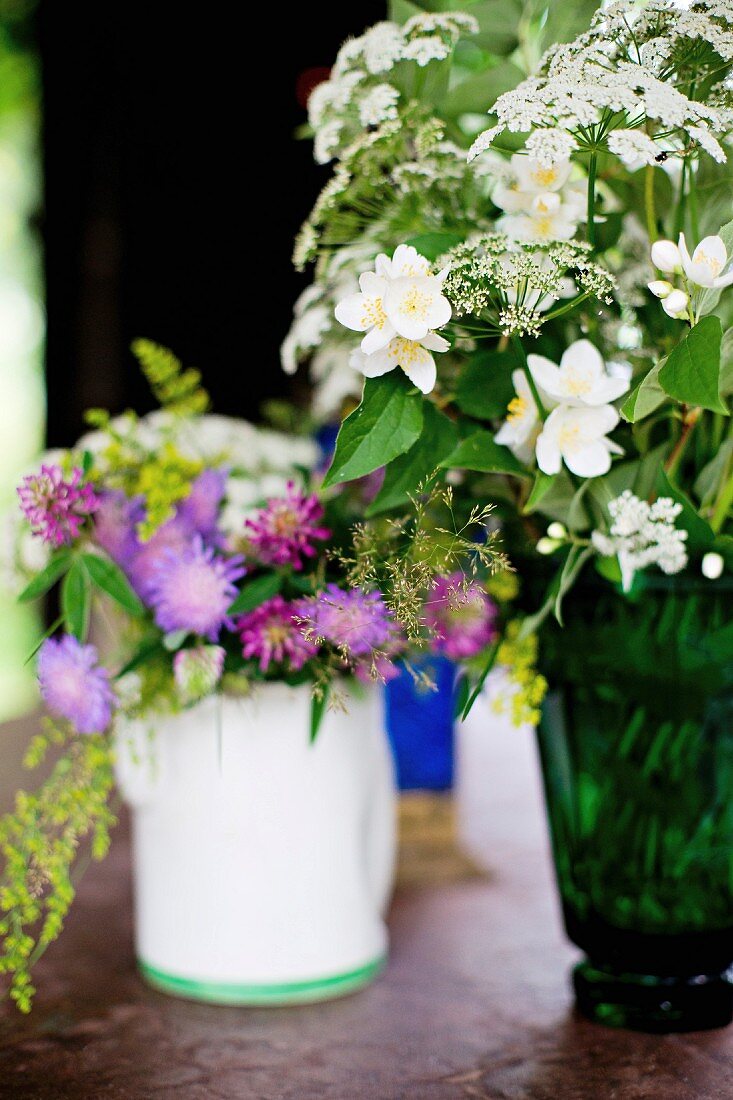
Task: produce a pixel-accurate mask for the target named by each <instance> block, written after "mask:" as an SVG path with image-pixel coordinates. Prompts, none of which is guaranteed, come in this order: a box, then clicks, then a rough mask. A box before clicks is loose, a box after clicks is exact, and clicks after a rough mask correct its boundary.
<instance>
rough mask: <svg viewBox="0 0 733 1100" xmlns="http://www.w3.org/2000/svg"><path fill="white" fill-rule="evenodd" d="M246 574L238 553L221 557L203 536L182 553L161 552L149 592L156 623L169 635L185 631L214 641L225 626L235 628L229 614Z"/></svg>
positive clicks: (173, 551) (172, 551) (197, 537)
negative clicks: (241, 580) (205, 543)
mask: <svg viewBox="0 0 733 1100" xmlns="http://www.w3.org/2000/svg"><path fill="white" fill-rule="evenodd" d="M158 533H159V534H160V532H158ZM151 541H152V540H151ZM244 573H245V570H244V567H243V565H242V557H241V556H240V555H239V554H236V555H234V556H232V557H229V558H225V557H222V556H221V555H220V554H217V553H216V552H215V550H214V549H213V547H211V546H205V545H204V542H203V539H202V538H201V536H200V535H195V536H194V537H193V539H192V541H190V542H189V543H188V545H186V546H185V547H184V548H183V549H182V550H174V549H172V548H170V547H169V548H167V549H164V550H162V551H161V553H160V558H159V560H158V562H157V565H156V567H155V569H154V571H153V576H152V579H151V583H150V592H149V602H150V604H151V606H152V608H153V610H154V613H155V621H156V623H157V624H158V626H159V627H160V629H161V630H163V631H165V633H166V634H169V633H172V632H174V631H177V630H185V631H188V632H190V633H192V634H199V635H201V636H202V637H204V638H208V639H209V641H210V642H215V641H216V640H217V638H218V637H219V632H220V631H221V629H222V627H223V626H227V627H229V628H230V629H231V627H232V623H231V620H230V619H229V617H228V616H227V611H228V610H229V608H230V606H231V604H232V602H233V600H234V598H235V596H236V595H237V589H236V587H235V581H238V580H239V578H240V577H243V576H244Z"/></svg>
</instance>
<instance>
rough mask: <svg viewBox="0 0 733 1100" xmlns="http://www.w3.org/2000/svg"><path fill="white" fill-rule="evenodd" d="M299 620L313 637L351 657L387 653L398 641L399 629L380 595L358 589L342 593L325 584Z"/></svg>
mask: <svg viewBox="0 0 733 1100" xmlns="http://www.w3.org/2000/svg"><path fill="white" fill-rule="evenodd" d="M303 619H304V622H305V624H306V628H307V629H310V631H311V632H312V633H313V634H314V635H315V636H316V637H318V638H324V639H325V640H326V641H327V642H330V643H331V644H332V645H334V646H337V647H338V648H340V649H344V650H346V652H347V653H348V654H349V656H351V657H366V656H371V655H372V654H373V652H374V650H377V649H381V650H384V649H391V648H393V647H394V645H395V644H396V643H397V642H398V640H399V629H398V627H397V625H396V623H395V621H394V617H393V615H392V612H391V611H390V610H389V608H388V607H387V605H386V604H385V602H384V599H383V597H382V594H381V592H376V591H373V592H365V591H364V589H362V588H350V589H346V590H344V589H342V588H339V587H338V586H337V585H335V584H329V585H328V587H327V588H326V589H325V591H323V592H321V593H320V594H319V595H318V596H316V597H314V598H313V599H311V600H308V601H307V602H306V605H305V608H304V611H303Z"/></svg>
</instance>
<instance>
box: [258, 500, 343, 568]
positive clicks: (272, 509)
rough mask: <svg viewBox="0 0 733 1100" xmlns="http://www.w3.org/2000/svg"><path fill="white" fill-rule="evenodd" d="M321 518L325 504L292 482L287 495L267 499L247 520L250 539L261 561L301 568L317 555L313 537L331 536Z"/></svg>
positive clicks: (268, 563)
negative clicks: (263, 505)
mask: <svg viewBox="0 0 733 1100" xmlns="http://www.w3.org/2000/svg"><path fill="white" fill-rule="evenodd" d="M322 518H323V506H322V505H321V503H320V501H319V499H318V497H317V496H316V494H315V493H311V494H310V495H308V496H306V495H305V494H304V493H302V492H301V490H300V489H298V488H297V487H296V485H295V483H294V482H293V481H289V482H288V485H287V490H286V493H285V496H282V497H273V498H272V499H270V500H268V502H267V505H266V506H265V507H264V508H261V509H260V511H259V512H258V513H257V514H256V515H255V516H254V517H253V518H252V519H248V520H247V521H246V522H245V527H246V529H247V538H248V540H249V542H250V543H251V545H252V548H253V550H254V553H255V554H256V555H257V557H258V558H259V560H260V561H261V562H264V563H266V564H267V565H292V567H293V569H302V568H303V558H313V557H315V555H316V549H315V547H314V546H313V542H314V540H322V539H327V538H329V537H330V535H331V532H330V531H329V529H328V528H327V527H321V526H319V521H320V520H321V519H322Z"/></svg>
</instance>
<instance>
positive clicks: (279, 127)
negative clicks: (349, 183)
mask: <svg viewBox="0 0 733 1100" xmlns="http://www.w3.org/2000/svg"><path fill="white" fill-rule="evenodd" d="M263 10H264V12H265V13H266V12H267V9H266V6H263V7H259V6H258V14H257V15H256V16H255V14H254V12H253V9H252V8H251V7H250V6H248V5H242V6H240V5H221V4H210V5H208V6H205V7H201V8H199V9H196V8H188V7H186V6H184V5H180V6H178V5H176V6H175V7H173V5H170V6H169V5H168V4H160V3H158V4H156V3H150V2H148V3H146V4H141V3H135V2H134V0H133V2H131V3H126V4H122V3H118V2H116V0H115V2H112V0H105V2H104V3H102V4H99V3H97V4H96V5H93V4H85V3H81V4H70V5H69V4H60V3H58V0H45V2H41V4H40V5H39V7H38V10H37V34H38V41H39V45H40V50H41V58H42V65H43V91H44V160H45V212H44V214H43V216H42V219H41V220H42V230H43V234H44V238H45V251H46V281H47V308H48V343H47V380H48V402H49V409H48V441H49V444H50V445H52V446H56V445H61V444H69V443H70V442H72V441H73V440H74V439H75V438H76V437H77V436H78V435H79V433H80V431H81V430H82V426H83V421H82V412H83V410H84V409H85V408H87V407H89V406H96V405H99V406H104V407H109V408H111V409H112V410H114V411H121V410H122V409H124V408H127V407H130V406H133V407H135V408H137V409H139V410H140V411H144V410H145V409H147V408H149V407H150V397H149V395H148V393H147V389H146V387H145V384H144V382H143V381H142V380H141V379H140V376H139V374H138V372H137V369H136V367H135V363H134V360H133V359H132V357H131V356H130V354H129V351H128V347H129V344H130V341H131V340H132V339H133V338H134V337H135V336H147V337H150V338H151V339H154V340H157V341H159V342H160V343H163V344H166V345H168V346H170V347H172V348H173V349H174V350H175V351H176V353H177V354H178V355H179V356H180V357H181V358H182V359H183V361H184V363H185V364H186V365H188V366H197V367H199V368H201V369H202V370H203V371H204V376H205V382H206V385H207V388H208V389H209V391H210V392H211V394H212V397H213V399H214V405H215V408H216V410H217V411H218V412H220V413H226V414H230V415H234V416H247V417H251V418H255V417H256V416H257V413H258V409H259V407H260V404H261V402H262V401H263V399H264V398H266V397H271V396H276V395H282V394H286V393H287V392H288V387H289V385H290V383H289V380H288V378H287V377H286V376H285V375H284V374H282V372H281V370H280V365H279V358H278V347H279V344H280V341H281V340H282V338H283V336H284V335H285V333H286V331H287V329H288V326H289V322H290V312H291V307H292V303H293V301H294V299H295V297H296V295H297V294H298V292H299V290H300V289H301V288H302V286H303V285H304V280H303V278H302V277H299V276H297V275H296V274H295V272H294V271H293V269H292V265H291V262H290V255H291V250H292V242H293V237H294V236H295V234H296V232H297V230H298V228H299V226H300V223H301V222H302V220H303V218H304V217H305V216H306V214H307V213H308V211H309V209H310V207H311V205H312V203H313V200H314V199H315V196H316V194H317V192H318V190H319V189H320V187H321V186H322V185H323V183H324V182H325V179H326V178H327V176H328V172H327V170H326V169H323V168H318V167H317V166H316V165H314V163H313V159H312V151H311V146H310V143H309V142H307V141H295V140H294V136H293V135H294V131H295V129H296V127H297V126H299V125H300V124H301V123H302V122H304V120H305V109H304V105H303V101H304V99H305V96H304V87H307V86H308V85H309V84H311V83H312V82H313V78H314V75H315V76H317V75H321V76H323V77H325V75H327V70H328V67H329V66H330V65H331V63H332V62H333V58H334V56H335V53H336V50H337V49H338V46H339V45H340V43H341V42H342V40H343V39H344V38H346V37H347V36H348V35H350V34H359V33H361V31H362V30H363V29H364V28H365V27H366V26H368V25H369V24H370V23H373V22H376V21H377V20H378V19H381V18H384V10H385V5H384V3H380V2H373V0H368V2H365V0H359V3H358V4H341V5H338V6H335V5H334V6H333V8H332V7H331V6H330V5H318V4H315V5H313V4H301V5H287V7H285V6H282V5H277V6H275V5H273V6H272V15H271V16H270V18H269V22H268V23H267V24H265V23H264V21H263V20H264V16H263ZM319 69H320V70H321V73H320V74H318V73H317V72H316V73H315V74H313V73H312V70H316V71H317V70H319ZM299 99H300V102H299Z"/></svg>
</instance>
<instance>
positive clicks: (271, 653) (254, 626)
mask: <svg viewBox="0 0 733 1100" xmlns="http://www.w3.org/2000/svg"><path fill="white" fill-rule="evenodd" d="M303 610H304V609H303V601H302V600H296V601H294V602H291V603H288V602H287V600H284V599H283V597H282V596H273V597H272V599H270V600H265V602H264V603H262V604H260V606H259V607H256V608H255V609H254V611H249V612H248V613H247V614H246V615H242V616H241V617H240V618H239V619H238V620H237V630H238V632H239V636H240V638H241V640H242V656H243V657H245V659H248V658H250V657H255V658H257V660H258V661H259V666H260V672H263V673H267V672H269V671H270V668H271V666H272V665H285V666H286V667H287V670H288V671H289V672H297V671H298V670H299V669H301V668H302V667H303V665H304V664H305V663H306V661H309V660H310V659H311V657H315V655H316V653H317V652H318V646H317V645H316V644H315V642H312V641H310V640H309V639H308V638H306V637H305V629H306V628H305V627H304V626H303V625H302V624H301V617H302V615H303Z"/></svg>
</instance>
